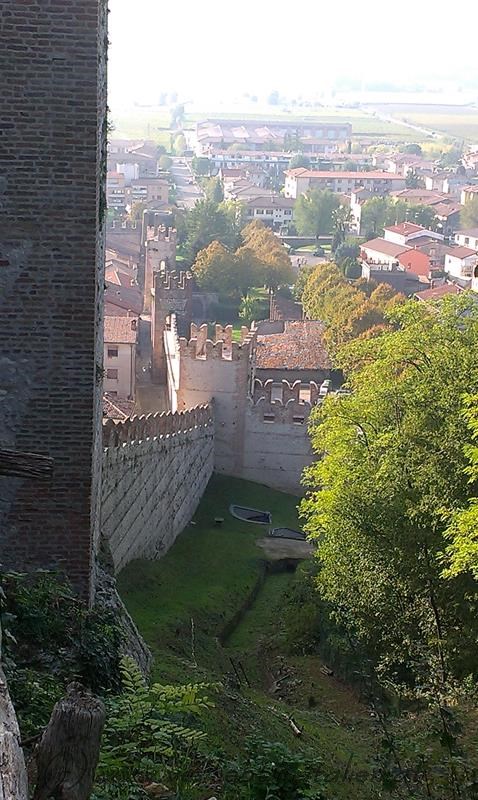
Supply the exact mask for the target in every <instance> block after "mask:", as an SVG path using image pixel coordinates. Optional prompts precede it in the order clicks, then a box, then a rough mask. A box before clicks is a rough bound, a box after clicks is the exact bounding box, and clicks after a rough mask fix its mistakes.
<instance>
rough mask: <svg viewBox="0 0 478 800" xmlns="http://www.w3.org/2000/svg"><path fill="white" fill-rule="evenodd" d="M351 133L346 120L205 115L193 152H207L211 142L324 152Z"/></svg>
mask: <svg viewBox="0 0 478 800" xmlns="http://www.w3.org/2000/svg"><path fill="white" fill-rule="evenodd" d="M351 136H352V126H351V125H350V123H348V122H340V123H326V122H310V121H308V122H306V121H304V120H300V119H296V120H293V121H291V122H288V121H281V120H274V121H264V120H254V119H236V120H231V119H227V120H224V119H206V120H201V121H199V122H197V124H196V154H197V155H198V156H202V155H207V154H208V152H209V149H210V148H211V146H212V147H217V148H220V149H225V148H227V147H230V146H231V145H233V144H240V145H243V146H246V147H247V149H248V150H252V151H255V150H265V149H267V146H268V145H270V144H275V145H279V146H282V147H283V148H284V150H296V151H297V150H300V151H302V152H304V153H327V152H333V151H334V150H337V149H338V147H339V146H343V145H345V144H346V142H347V141H350V139H351Z"/></svg>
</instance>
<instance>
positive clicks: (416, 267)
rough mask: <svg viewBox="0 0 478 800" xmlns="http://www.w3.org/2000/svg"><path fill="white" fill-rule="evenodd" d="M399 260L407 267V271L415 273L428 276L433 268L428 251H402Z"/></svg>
mask: <svg viewBox="0 0 478 800" xmlns="http://www.w3.org/2000/svg"><path fill="white" fill-rule="evenodd" d="M398 261H399V263H400V264H401V265H402V267H405V269H406V270H407V272H413V273H414V275H424V276H425V277H428V274H429V272H430V270H431V263H430V259H429V257H428V256H427V254H426V253H421V252H420V250H406V251H405V252H404V253H400V255H399V256H398Z"/></svg>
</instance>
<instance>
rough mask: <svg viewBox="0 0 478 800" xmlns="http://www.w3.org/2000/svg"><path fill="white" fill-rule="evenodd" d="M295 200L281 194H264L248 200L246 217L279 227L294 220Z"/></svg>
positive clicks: (249, 219) (275, 227)
mask: <svg viewBox="0 0 478 800" xmlns="http://www.w3.org/2000/svg"><path fill="white" fill-rule="evenodd" d="M294 202H295V201H294V200H292V199H291V198H289V197H281V196H280V195H274V194H272V193H271V194H269V195H262V196H259V197H253V198H251V199H250V200H247V202H246V219H247V220H248V221H250V222H252V221H253V220H255V219H259V220H261V222H264V224H266V225H269V226H271V227H273V228H274V229H275V230H276V229H277V230H278V229H279V228H280V227H281V225H287V224H288V223H291V222H292V213H293V209H294Z"/></svg>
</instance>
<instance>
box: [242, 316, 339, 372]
mask: <svg viewBox="0 0 478 800" xmlns="http://www.w3.org/2000/svg"><path fill="white" fill-rule="evenodd" d="M256 366H257V368H258V369H283V370H287V369H307V370H313V369H330V368H331V363H330V359H329V354H328V352H327V349H326V347H325V344H324V325H323V323H322V322H319V321H317V320H302V321H300V322H299V321H295V320H294V321H286V322H284V332H283V333H271V334H267V335H264V336H258V337H257V348H256Z"/></svg>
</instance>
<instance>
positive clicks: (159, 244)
mask: <svg viewBox="0 0 478 800" xmlns="http://www.w3.org/2000/svg"><path fill="white" fill-rule="evenodd" d="M147 230H148V236H150V237H151V238H147V240H146V245H145V265H144V310H145V311H147V312H149V310H150V309H151V304H152V301H151V289H152V288H153V286H154V275H155V273H156V272H163V273H165V272H174V270H175V268H176V246H177V233H176V228H167V227H165V226H164V225H160V226H159V227H157V228H154V229H151V228H148V229H147Z"/></svg>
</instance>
